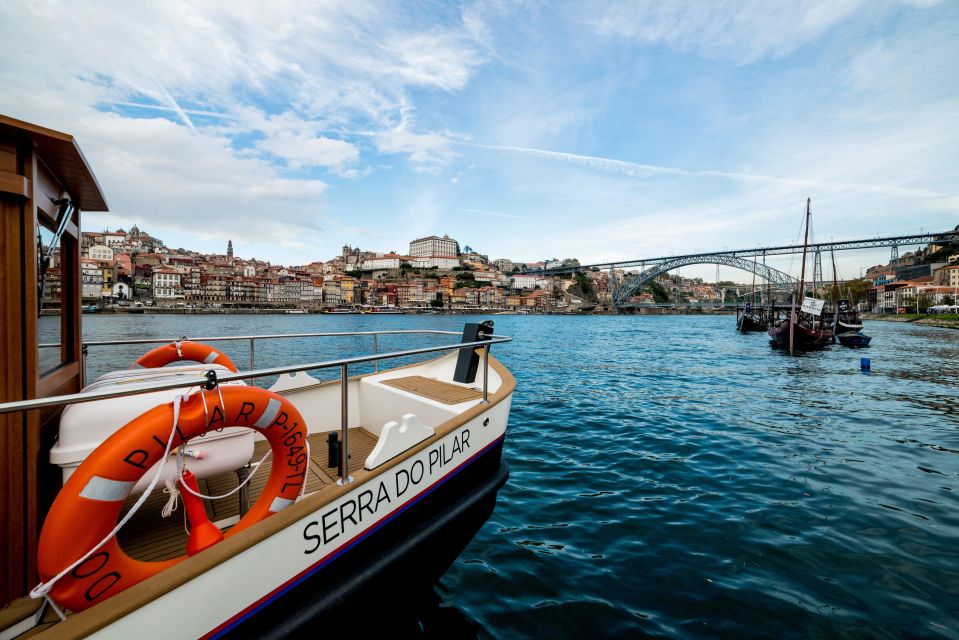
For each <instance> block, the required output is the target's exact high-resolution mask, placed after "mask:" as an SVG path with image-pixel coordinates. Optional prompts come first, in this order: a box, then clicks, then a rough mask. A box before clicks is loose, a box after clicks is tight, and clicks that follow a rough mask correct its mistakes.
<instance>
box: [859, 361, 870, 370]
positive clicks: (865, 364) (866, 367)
mask: <svg viewBox="0 0 959 640" xmlns="http://www.w3.org/2000/svg"><path fill="white" fill-rule="evenodd" d="M859 369H860V370H861V371H869V370H870V369H871V366H870V363H869V358H859Z"/></svg>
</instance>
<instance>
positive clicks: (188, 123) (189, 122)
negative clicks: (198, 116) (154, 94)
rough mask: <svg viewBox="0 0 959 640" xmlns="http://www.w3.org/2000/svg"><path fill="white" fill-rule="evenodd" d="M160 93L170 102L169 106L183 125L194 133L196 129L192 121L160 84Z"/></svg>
mask: <svg viewBox="0 0 959 640" xmlns="http://www.w3.org/2000/svg"><path fill="white" fill-rule="evenodd" d="M157 84H160V83H157ZM160 91H162V92H163V95H164V97H165V98H166V99H167V100H168V101H169V102H170V106H171V107H173V111H175V112H176V114H177V115H178V116H180V120H183V124H185V125H186V126H187V127H189V129H190V131H192V132H193V133H196V127H194V126H193V121H192V120H190V116H188V115H187V114H186V111H184V110H183V109H181V108H180V105H179V104H177V101H176V100H174V99H173V96H171V95H170V92H169V91H167V90H166V88H165V87H164V86H163V85H162V84H160Z"/></svg>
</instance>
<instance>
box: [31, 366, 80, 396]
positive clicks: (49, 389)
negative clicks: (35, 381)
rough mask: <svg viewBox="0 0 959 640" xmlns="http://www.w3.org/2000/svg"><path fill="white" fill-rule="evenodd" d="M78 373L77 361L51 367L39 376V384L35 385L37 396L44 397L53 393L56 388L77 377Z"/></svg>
mask: <svg viewBox="0 0 959 640" xmlns="http://www.w3.org/2000/svg"><path fill="white" fill-rule="evenodd" d="M79 375H80V363H79V362H68V363H66V364H61V365H60V366H59V367H57V368H56V369H51V370H50V371H48V372H46V373H44V374H43V375H42V376H40V384H39V385H38V387H37V397H38V398H45V397H47V396H50V395H53V394H54V393H55V392H56V391H57V390H58V389H60V388H61V387H63V386H64V385H66V384H68V383H69V382H70V381H71V380H73V379H74V378H77V377H79ZM58 395H59V394H58Z"/></svg>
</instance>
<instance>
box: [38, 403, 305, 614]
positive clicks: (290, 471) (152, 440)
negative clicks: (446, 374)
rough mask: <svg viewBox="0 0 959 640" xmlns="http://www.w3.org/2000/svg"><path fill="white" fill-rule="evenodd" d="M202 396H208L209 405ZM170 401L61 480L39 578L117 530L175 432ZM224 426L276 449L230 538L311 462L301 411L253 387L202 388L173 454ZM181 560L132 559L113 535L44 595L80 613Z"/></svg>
mask: <svg viewBox="0 0 959 640" xmlns="http://www.w3.org/2000/svg"><path fill="white" fill-rule="evenodd" d="M202 393H206V405H207V409H205V408H204V402H203V398H201V397H200V396H201V394H202ZM221 395H222V399H223V402H222V403H220V397H221ZM173 404H174V403H172V402H171V403H169V404H164V405H160V406H157V407H154V408H153V409H150V410H149V411H147V412H146V413H144V414H142V415H141V416H139V417H137V418H134V419H133V420H132V421H130V422H129V423H128V424H127V425H125V426H124V427H122V428H121V429H120V430H119V431H117V432H116V433H114V434H113V435H112V436H110V437H109V438H108V439H107V440H106V441H104V442H103V444H101V445H100V446H99V447H97V448H96V450H94V451H93V453H91V454H90V456H89V457H87V459H86V460H84V461H83V463H82V464H81V465H80V467H79V468H78V469H77V470H76V471H75V472H74V473H73V475H72V476H70V479H69V480H68V481H67V482H66V484H64V485H63V489H61V491H60V493H59V494H58V495H57V498H56V500H55V501H54V503H53V506H52V508H51V509H50V513H49V514H48V515H47V518H46V521H45V522H44V523H43V530H42V531H41V533H40V545H39V550H38V556H39V562H38V564H39V570H40V577H41V579H42V580H43V581H44V582H46V581H48V580H50V579H51V578H53V577H54V576H56V575H58V574H59V573H60V572H61V571H63V570H64V569H66V568H67V567H69V566H70V565H71V564H73V563H74V562H76V561H77V560H78V559H80V558H82V557H83V556H84V555H85V554H86V553H87V552H89V551H90V549H92V548H94V547H95V546H96V545H97V544H98V543H99V542H100V541H101V540H103V538H105V537H106V536H107V535H108V534H109V533H110V532H111V531H113V529H114V528H115V527H116V524H117V522H118V520H119V517H120V511H121V509H122V507H123V502H124V500H125V499H126V498H127V496H128V495H129V493H130V491H131V490H132V489H133V487H134V485H135V484H136V483H137V481H138V480H139V479H140V478H141V477H143V476H144V474H146V473H147V471H148V470H149V469H151V468H152V467H153V465H154V464H156V463H157V462H159V461H160V458H162V457H163V453H164V451H165V450H166V445H167V442H168V441H169V438H170V432H171V429H173V411H174V410H173ZM222 427H249V428H250V429H255V430H256V431H259V432H260V433H262V434H263V435H264V436H265V437H266V439H267V440H269V442H270V449H271V450H272V452H273V466H272V469H271V470H270V477H269V479H268V480H267V482H266V486H265V487H264V489H263V493H262V494H261V495H260V497H259V499H258V500H257V501H256V503H255V504H254V505H252V506H251V507H250V510H249V511H248V512H247V513H246V515H244V516H243V517H242V518H241V519H240V521H239V522H238V523H237V524H235V525H234V526H233V527H232V528H231V529H230V530H229V531H227V532H226V534H225V537H227V538H229V537H230V536H232V535H234V534H236V533H237V532H238V531H242V530H243V529H246V528H247V527H249V526H251V525H253V524H255V523H256V522H259V521H260V520H263V519H264V518H266V517H268V516H269V515H271V514H273V513H276V512H278V511H282V510H283V509H285V508H286V507H288V506H290V505H291V504H293V502H294V501H295V500H296V499H297V497H298V496H299V495H300V492H301V489H302V486H303V483H304V482H305V481H306V472H307V467H308V465H309V461H308V459H307V457H308V456H307V447H306V443H305V440H306V437H307V434H308V431H307V427H306V424H305V422H304V421H303V416H302V415H300V412H299V411H297V409H296V407H294V406H293V404H292V403H291V402H290V401H289V400H287V399H286V398H284V397H283V396H281V395H278V394H276V393H273V392H272V391H267V390H266V389H260V388H258V387H245V386H222V387H220V389H219V393H218V392H216V391H212V392H203V391H201V392H198V393H195V394H193V395H191V396H190V397H189V398H187V399H185V400H184V401H183V402H182V404H181V406H180V416H179V421H178V423H177V433H176V434H175V435H174V436H173V443H172V446H171V451H172V450H173V447H177V446H179V445H180V444H182V443H183V442H186V441H187V440H189V439H190V438H193V437H195V436H198V435H201V434H203V433H206V432H207V431H208V430H210V429H219V428H222ZM167 464H174V461H173V460H172V459H170V460H168V461H167ZM185 557H186V556H183V557H180V558H174V559H172V560H166V561H163V562H143V561H140V560H134V559H133V558H131V557H130V556H128V555H126V554H125V553H124V552H123V550H122V549H121V548H120V546H119V544H118V543H117V540H116V537H115V536H114V537H113V538H111V539H110V540H109V541H108V542H107V543H106V544H104V545H103V546H102V547H101V548H100V549H99V550H98V551H97V552H96V553H94V554H93V555H92V556H90V557H89V558H87V559H86V560H85V561H84V562H83V563H81V564H79V565H78V566H77V567H75V568H74V569H73V570H72V571H71V572H70V573H68V574H67V575H65V576H64V577H63V578H61V579H60V580H59V581H58V582H56V584H54V585H53V587H52V588H51V589H50V591H49V595H50V597H52V598H53V599H54V601H55V602H57V603H59V604H61V605H63V606H65V607H67V608H69V609H72V610H73V611H81V610H83V609H86V608H87V607H90V606H93V605H94V604H97V603H98V602H102V601H103V600H105V599H107V598H109V597H110V596H113V595H115V594H117V593H119V592H120V591H123V590H124V589H126V588H128V587H131V586H133V585H135V584H137V583H138V582H140V581H142V580H145V579H146V578H149V577H150V576H152V575H155V574H156V573H159V572H160V571H162V570H164V569H166V568H168V567H171V566H173V565H174V564H176V563H178V562H180V561H181V560H183V559H184V558H185Z"/></svg>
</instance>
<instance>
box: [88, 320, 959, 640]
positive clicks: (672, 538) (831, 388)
mask: <svg viewBox="0 0 959 640" xmlns="http://www.w3.org/2000/svg"><path fill="white" fill-rule="evenodd" d="M493 319H494V320H495V322H496V331H497V333H502V334H508V335H512V336H514V341H513V342H512V343H510V344H507V345H502V346H497V347H494V354H495V355H496V356H497V357H498V358H500V359H501V360H502V361H503V362H504V363H505V364H506V365H507V366H508V367H509V368H510V369H511V370H512V371H513V373H514V374H515V375H516V378H517V390H516V393H515V397H514V402H513V410H512V414H511V417H510V430H509V434H508V437H507V442H506V447H505V449H504V455H505V457H506V458H507V460H508V461H509V464H510V469H511V476H510V480H509V482H508V484H507V485H506V486H505V487H504V488H503V490H502V491H501V492H500V497H499V502H498V505H497V508H496V511H495V512H494V514H493V516H492V517H491V518H490V520H489V521H488V522H487V524H486V526H485V527H484V528H483V529H482V530H481V531H480V533H479V534H478V535H477V536H476V538H475V539H474V540H473V542H472V543H471V544H470V545H469V547H467V549H466V550H465V552H464V553H463V554H462V555H461V557H460V558H459V559H458V560H457V562H456V563H455V564H454V565H453V566H452V567H451V568H450V570H449V571H448V572H447V574H446V575H445V576H444V578H443V580H442V582H441V583H440V584H439V585H438V586H437V587H436V595H435V596H431V597H430V598H427V599H426V600H425V601H424V607H423V611H421V612H417V613H416V617H417V619H416V620H413V621H411V622H412V624H411V625H410V626H409V629H413V630H417V631H422V630H425V631H423V633H426V634H427V635H430V634H431V635H433V636H434V637H449V636H453V635H456V636H462V635H477V636H480V637H503V638H515V637H524V636H532V637H569V636H582V635H583V634H587V635H588V636H639V635H655V636H670V637H716V636H728V637H744V636H748V637H776V638H790V637H797V638H798V637H834V636H849V637H889V638H901V637H929V638H957V637H959V545H957V539H959V500H957V492H959V455H957V454H959V410H957V398H959V331H953V330H947V329H936V328H931V327H920V326H913V325H907V324H902V323H884V322H871V323H867V326H866V332H867V333H869V334H870V335H872V336H873V337H874V339H873V343H872V344H873V346H872V347H870V348H868V349H865V350H850V349H845V348H843V347H839V346H834V347H831V348H828V349H826V350H824V351H821V352H815V353H811V354H807V355H802V356H797V357H789V356H788V355H785V354H783V353H781V352H778V351H774V350H772V349H770V347H769V344H768V342H767V339H766V336H765V335H760V334H751V335H740V334H738V333H736V332H735V331H734V327H733V325H734V322H735V321H734V319H733V318H732V317H729V316H725V317H708V316H691V317H677V316H663V317H653V316H629V317H617V316H595V317H579V316H496V317H494V318H493ZM469 320H475V318H464V317H463V316H457V317H450V316H413V315H408V316H348V315H343V316H317V315H309V316H303V315H289V316H287V315H275V316H272V315H271V316H242V315H223V316H212V315H210V316H154V315H140V316H122V315H120V316H113V315H103V316H84V336H85V338H86V339H87V340H97V339H111V338H117V339H120V338H140V337H173V336H178V335H182V334H188V335H190V336H210V335H229V334H233V335H238V334H239V335H247V334H252V333H258V334H263V333H282V332H308V331H354V330H372V329H389V328H437V329H450V330H459V329H460V328H462V324H463V322H464V321H469ZM427 342H429V341H428V340H424V339H423V338H418V339H416V341H413V340H412V339H409V338H390V339H387V338H381V339H380V345H379V346H380V350H381V351H383V350H391V349H399V348H401V347H405V346H413V344H417V345H424V346H425V344H426V343H427ZM224 350H225V351H227V353H229V354H230V355H231V356H232V357H234V360H235V361H236V362H237V363H240V364H241V367H243V368H245V363H247V362H248V360H247V358H248V355H247V353H248V352H247V346H246V344H245V343H240V344H235V345H230V346H227V347H226V348H225V349H224ZM369 350H370V343H369V340H368V339H340V340H338V341H325V342H323V343H322V345H320V344H316V343H315V342H309V341H296V342H292V343H291V342H284V341H273V342H262V343H257V347H256V365H257V367H258V368H260V367H265V366H271V365H280V364H286V363H290V362H294V361H299V362H307V361H314V360H319V359H325V358H332V357H336V356H338V355H345V354H346V353H353V354H356V353H361V352H362V353H367V352H369ZM142 351H143V350H142V349H139V348H138V349H134V350H130V349H119V348H114V347H101V348H91V353H90V360H89V365H90V366H89V374H90V375H91V379H92V377H93V376H96V375H97V374H99V373H102V372H104V371H108V370H111V369H115V368H123V367H126V366H128V364H129V363H130V362H131V361H132V360H133V359H134V358H135V357H136V356H137V355H139V354H140V353H141V352H142ZM861 356H868V357H870V358H871V360H872V371H871V373H870V374H868V375H867V374H863V373H861V372H860V367H859V359H860V357H861Z"/></svg>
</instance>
